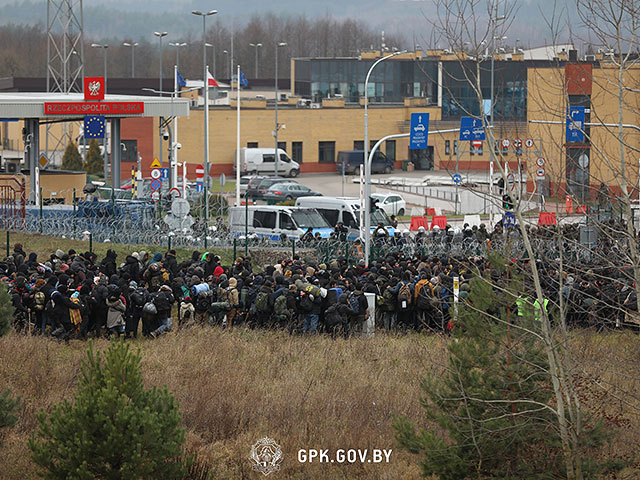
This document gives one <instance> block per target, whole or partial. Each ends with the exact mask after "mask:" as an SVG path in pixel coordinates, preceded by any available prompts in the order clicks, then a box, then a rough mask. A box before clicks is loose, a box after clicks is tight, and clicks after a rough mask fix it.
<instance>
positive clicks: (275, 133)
mask: <svg viewBox="0 0 640 480" xmlns="http://www.w3.org/2000/svg"><path fill="white" fill-rule="evenodd" d="M286 46H287V44H286V43H285V42H279V43H276V82H275V83H276V118H275V121H276V124H275V127H276V129H275V130H274V132H273V136H274V138H275V141H276V150H275V158H274V160H275V162H276V177H277V176H278V160H279V158H278V130H279V129H280V125H278V48H279V47H286ZM257 51H258V50H257V49H256V52H257ZM239 80H240V79H238V81H239Z"/></svg>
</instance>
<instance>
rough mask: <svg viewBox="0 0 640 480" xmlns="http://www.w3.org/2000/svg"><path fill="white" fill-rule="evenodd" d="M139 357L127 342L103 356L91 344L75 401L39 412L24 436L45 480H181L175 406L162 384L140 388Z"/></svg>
mask: <svg viewBox="0 0 640 480" xmlns="http://www.w3.org/2000/svg"><path fill="white" fill-rule="evenodd" d="M140 358H141V357H140V351H139V350H138V352H136V353H132V352H131V351H130V349H129V345H128V344H125V343H124V342H114V343H112V344H111V346H110V347H109V348H108V350H107V351H106V352H105V353H104V361H103V359H102V356H101V354H100V353H99V352H98V353H95V352H94V350H93V346H91V347H90V348H89V351H88V352H87V358H86V360H85V361H83V364H82V369H81V375H80V380H79V384H78V392H77V393H76V395H75V397H74V401H73V403H71V402H69V401H67V400H64V401H63V402H62V403H60V404H58V405H56V406H54V407H53V408H52V410H51V414H50V415H47V413H46V412H44V411H42V412H41V413H40V414H39V415H38V420H39V428H38V430H37V432H36V433H35V434H34V435H32V436H31V438H30V439H29V448H30V449H31V451H32V456H33V461H34V462H35V463H36V464H37V465H38V466H39V467H40V468H41V469H42V474H43V475H44V476H45V477H46V478H49V479H60V480H62V479H66V478H79V479H84V478H86V479H92V478H104V479H106V478H108V479H114V480H117V479H122V480H125V479H131V478H137V479H157V478H162V479H171V478H182V475H184V472H185V468H184V465H183V464H182V463H181V462H180V460H179V459H178V457H179V456H180V455H181V453H182V444H183V442H184V430H183V429H182V428H180V421H181V416H180V412H179V410H178V406H177V404H176V403H175V401H174V399H173V395H172V394H170V393H169V392H168V391H167V389H166V386H165V387H164V388H163V389H162V390H158V389H157V388H155V387H153V388H151V389H149V390H145V389H144V386H143V383H142V375H141V372H140Z"/></svg>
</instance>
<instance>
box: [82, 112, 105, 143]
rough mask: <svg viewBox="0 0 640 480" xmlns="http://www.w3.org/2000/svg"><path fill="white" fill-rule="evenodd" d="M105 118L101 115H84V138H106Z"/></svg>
mask: <svg viewBox="0 0 640 480" xmlns="http://www.w3.org/2000/svg"><path fill="white" fill-rule="evenodd" d="M104 124H105V119H104V117H103V116H99V115H87V116H86V117H84V138H104V130H105V128H104Z"/></svg>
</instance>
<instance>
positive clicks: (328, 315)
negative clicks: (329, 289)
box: [324, 304, 344, 328]
mask: <svg viewBox="0 0 640 480" xmlns="http://www.w3.org/2000/svg"><path fill="white" fill-rule="evenodd" d="M324 323H325V325H326V326H327V327H329V328H333V327H335V326H336V325H340V324H343V323H344V318H343V317H342V315H341V314H340V311H339V310H338V304H333V305H331V306H330V307H329V308H327V309H326V310H325V312H324Z"/></svg>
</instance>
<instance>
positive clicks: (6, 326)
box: [0, 282, 15, 337]
mask: <svg viewBox="0 0 640 480" xmlns="http://www.w3.org/2000/svg"><path fill="white" fill-rule="evenodd" d="M14 312H15V309H14V308H13V304H12V303H11V295H9V291H8V290H7V285H6V284H5V283H4V282H0V337H2V336H4V335H6V334H7V333H9V330H11V322H12V321H13V314H14Z"/></svg>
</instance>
